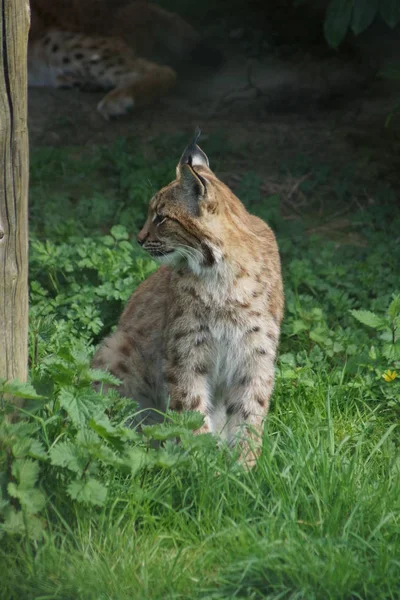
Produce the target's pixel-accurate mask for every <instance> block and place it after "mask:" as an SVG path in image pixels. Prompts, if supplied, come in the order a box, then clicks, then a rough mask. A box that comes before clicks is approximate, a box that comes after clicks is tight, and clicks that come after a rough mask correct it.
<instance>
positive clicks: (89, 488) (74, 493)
mask: <svg viewBox="0 0 400 600" xmlns="http://www.w3.org/2000/svg"><path fill="white" fill-rule="evenodd" d="M67 492H68V494H69V495H70V496H71V498H72V499H73V500H77V501H78V502H81V503H82V504H92V505H94V506H103V505H104V503H105V501H106V498H107V488H106V487H105V486H104V485H103V484H102V483H100V481H97V479H94V478H93V477H91V478H89V479H86V480H81V479H77V480H76V481H73V482H72V483H70V484H69V486H68V487H67Z"/></svg>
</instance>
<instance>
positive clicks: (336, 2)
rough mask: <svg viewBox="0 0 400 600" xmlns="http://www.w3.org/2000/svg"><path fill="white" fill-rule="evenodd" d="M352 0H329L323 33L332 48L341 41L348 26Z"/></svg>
mask: <svg viewBox="0 0 400 600" xmlns="http://www.w3.org/2000/svg"><path fill="white" fill-rule="evenodd" d="M353 4H354V0H331V2H330V3H329V6H328V10H327V13H326V18H325V23H324V33H325V38H326V41H327V42H328V44H329V45H330V46H332V48H337V47H338V46H339V44H340V43H341V42H342V41H343V39H344V37H345V35H346V33H347V30H348V28H349V24H350V19H351V13H352V10H353Z"/></svg>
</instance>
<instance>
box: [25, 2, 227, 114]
mask: <svg viewBox="0 0 400 600" xmlns="http://www.w3.org/2000/svg"><path fill="white" fill-rule="evenodd" d="M157 51H158V52H160V51H161V52H162V56H163V62H164V61H165V60H167V61H171V62H174V61H175V62H176V60H179V59H183V58H188V57H189V58H190V57H197V58H199V59H200V60H202V59H203V60H205V61H207V60H211V61H213V60H214V58H215V57H216V56H217V54H213V51H212V50H211V49H210V48H208V47H207V46H206V45H205V44H204V43H203V42H202V40H201V37H200V35H199V34H198V33H197V32H196V31H195V30H194V29H193V27H192V26H191V25H189V24H188V23H186V21H184V20H183V19H182V18H181V17H179V15H177V14H174V13H170V12H168V11H166V10H163V9H162V8H160V7H159V6H156V5H154V4H150V3H147V2H143V1H137V2H135V1H134V0H31V30H30V34H29V47H28V75H29V85H31V86H50V87H81V88H82V89H87V90H97V89H99V90H102V89H104V90H111V91H110V92H109V93H108V94H107V95H106V96H105V97H104V98H103V100H102V101H101V102H100V103H99V105H98V110H99V111H100V113H101V114H102V115H103V116H104V117H105V118H106V119H108V118H109V117H111V116H119V115H122V114H124V113H125V112H127V110H128V109H130V108H131V107H133V106H134V105H135V104H143V103H148V102H150V101H151V100H153V99H155V98H158V97H160V96H162V95H163V94H165V93H166V92H168V91H169V90H170V89H171V88H172V87H173V86H174V85H175V82H176V73H175V71H174V70H173V69H172V68H171V67H170V66H164V65H160V64H157V63H156V62H152V61H150V60H145V59H144V58H143V57H149V56H153V55H154V54H155V53H156V52H157Z"/></svg>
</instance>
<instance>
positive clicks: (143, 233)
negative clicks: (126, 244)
mask: <svg viewBox="0 0 400 600" xmlns="http://www.w3.org/2000/svg"><path fill="white" fill-rule="evenodd" d="M148 237H149V231H148V229H147V227H146V225H145V226H144V227H143V228H142V229H141V230H140V231H139V233H138V234H137V237H136V239H137V241H138V244H140V245H141V246H143V244H144V243H145V241H146V240H147V238H148Z"/></svg>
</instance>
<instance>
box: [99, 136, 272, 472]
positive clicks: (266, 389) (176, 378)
mask: <svg viewBox="0 0 400 600" xmlns="http://www.w3.org/2000/svg"><path fill="white" fill-rule="evenodd" d="M200 153H201V154H200ZM186 161H187V162H186ZM206 161H207V159H206V157H205V155H204V154H203V153H202V151H201V150H200V149H199V148H198V147H197V146H193V145H192V146H190V147H189V151H188V150H187V151H186V152H185V153H184V155H183V157H182V159H181V162H180V164H179V165H178V168H177V179H176V180H175V181H173V182H172V183H170V184H169V185H167V186H166V187H165V188H163V189H162V190H161V191H160V192H158V193H157V194H156V195H155V196H154V197H153V198H152V200H151V201H150V206H149V213H148V218H147V221H146V223H145V225H144V227H143V229H142V231H141V232H140V233H139V235H138V241H139V243H141V244H142V245H143V247H144V248H145V249H146V250H147V251H148V252H149V253H150V255H151V256H153V257H155V258H157V259H158V260H160V262H163V263H166V264H164V266H161V267H160V268H159V269H158V270H157V271H156V272H155V273H154V274H153V275H152V276H150V277H149V278H148V279H147V280H146V281H145V282H144V283H142V284H141V285H140V286H139V287H138V288H137V289H136V291H135V292H134V294H133V295H132V297H131V299H130V300H129V303H128V305H127V307H126V309H125V311H124V312H123V314H122V316H121V319H120V322H119V324H118V327H117V330H116V332H115V333H114V334H113V335H111V336H110V337H109V338H108V339H106V340H105V342H104V343H103V345H102V346H101V348H100V349H99V350H98V352H97V354H96V356H95V358H94V362H93V364H94V365H95V367H97V368H102V369H109V370H110V371H111V372H112V373H114V374H115V375H116V376H117V377H118V378H119V379H121V381H122V387H121V390H120V391H121V393H122V394H124V395H126V396H129V397H132V398H134V399H135V400H137V401H138V402H139V404H140V406H141V408H142V409H144V411H145V412H144V413H143V414H144V415H146V417H147V418H152V417H153V418H156V413H155V412H154V409H155V410H160V411H165V409H166V408H167V406H168V402H169V405H170V408H172V409H174V410H177V411H181V410H198V411H200V412H201V413H203V415H204V416H205V422H204V426H203V427H202V429H201V431H202V432H208V431H211V432H215V433H218V434H220V435H221V436H222V437H223V438H225V439H226V440H227V441H228V443H230V444H234V443H235V442H236V441H238V440H241V441H240V443H241V444H242V446H243V451H242V457H243V460H245V462H246V464H247V465H252V464H253V463H254V461H255V459H256V456H257V452H258V447H259V441H260V436H261V433H262V426H263V420H264V417H265V416H266V414H267V411H268V407H269V402H270V396H271V393H272V390H273V385H274V362H275V358H276V352H277V347H278V340H279V333H280V323H281V319H282V314H283V288H282V279H281V270H280V260H279V254H278V248H277V244H276V241H275V237H274V235H273V233H272V231H271V229H270V228H269V227H268V226H267V225H266V224H265V223H264V222H263V221H261V220H260V219H258V218H257V217H255V216H252V215H250V214H249V213H248V212H247V211H246V209H245V207H244V206H243V204H242V203H241V202H240V200H239V199H238V198H237V197H236V196H235V195H234V194H233V193H232V192H231V191H230V190H229V188H227V187H226V186H225V185H224V184H223V183H222V182H221V181H220V180H219V179H218V178H217V177H216V176H215V175H214V174H213V173H212V171H211V170H210V169H209V167H208V166H207V164H206ZM207 163H208V161H207ZM154 219H155V220H154Z"/></svg>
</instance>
